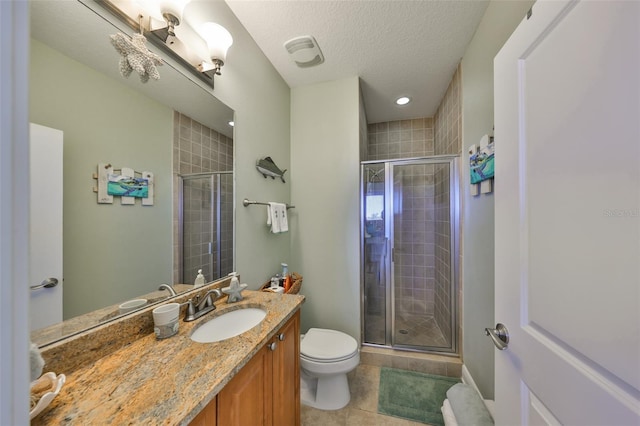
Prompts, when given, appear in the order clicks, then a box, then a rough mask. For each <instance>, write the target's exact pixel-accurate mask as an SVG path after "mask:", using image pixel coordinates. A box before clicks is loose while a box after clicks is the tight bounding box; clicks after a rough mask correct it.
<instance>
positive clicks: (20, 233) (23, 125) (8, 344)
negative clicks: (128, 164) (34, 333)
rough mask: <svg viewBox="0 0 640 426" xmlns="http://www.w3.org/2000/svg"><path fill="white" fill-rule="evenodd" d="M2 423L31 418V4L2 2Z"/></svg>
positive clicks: (0, 68)
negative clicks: (29, 322)
mask: <svg viewBox="0 0 640 426" xmlns="http://www.w3.org/2000/svg"><path fill="white" fill-rule="evenodd" d="M0 47H1V48H0V51H2V55H0V112H1V115H0V235H2V237H1V238H0V294H2V297H0V377H2V380H1V381H0V424H3V425H9V424H11V425H24V424H28V422H29V419H28V413H29V356H28V354H29V324H28V321H29V316H28V313H29V312H28V311H29V293H28V274H29V268H28V261H29V259H28V256H29V232H28V231H29V143H28V142H29V119H28V118H29V97H28V94H29V92H28V85H29V4H28V2H27V1H26V0H14V1H0Z"/></svg>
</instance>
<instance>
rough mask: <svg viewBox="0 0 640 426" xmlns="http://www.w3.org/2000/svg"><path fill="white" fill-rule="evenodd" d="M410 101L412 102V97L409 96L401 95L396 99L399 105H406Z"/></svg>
mask: <svg viewBox="0 0 640 426" xmlns="http://www.w3.org/2000/svg"><path fill="white" fill-rule="evenodd" d="M409 102H411V98H410V97H408V96H401V97H399V98H398V99H396V104H397V105H400V106H402V105H406V104H408V103H409Z"/></svg>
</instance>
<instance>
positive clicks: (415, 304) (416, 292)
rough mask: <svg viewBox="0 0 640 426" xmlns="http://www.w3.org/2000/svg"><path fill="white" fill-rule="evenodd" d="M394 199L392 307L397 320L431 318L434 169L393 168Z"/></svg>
mask: <svg viewBox="0 0 640 426" xmlns="http://www.w3.org/2000/svg"><path fill="white" fill-rule="evenodd" d="M395 170H396V171H395V173H396V176H394V183H395V182H398V181H400V182H402V185H395V187H396V189H397V190H398V191H401V194H398V195H400V197H398V196H397V195H396V194H394V197H395V198H396V199H398V200H401V201H399V203H401V205H402V208H401V210H400V214H398V212H395V213H394V215H393V218H394V224H393V226H394V232H395V239H394V246H395V252H396V256H395V268H394V282H395V284H396V285H395V294H394V297H395V306H396V318H398V317H402V316H403V314H418V315H433V314H434V309H435V306H434V290H435V259H434V249H435V247H434V245H435V238H434V235H435V234H434V231H435V224H434V222H433V217H434V199H433V194H434V189H433V179H434V166H433V165H431V164H414V165H409V166H404V167H402V168H400V169H395Z"/></svg>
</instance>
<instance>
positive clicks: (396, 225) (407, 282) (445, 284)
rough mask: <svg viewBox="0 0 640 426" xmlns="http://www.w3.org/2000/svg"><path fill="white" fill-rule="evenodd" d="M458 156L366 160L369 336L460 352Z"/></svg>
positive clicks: (364, 257)
mask: <svg viewBox="0 0 640 426" xmlns="http://www.w3.org/2000/svg"><path fill="white" fill-rule="evenodd" d="M457 162H458V158H457V157H449V156H437V157H427V158H420V159H411V160H396V161H368V162H363V163H362V164H361V220H360V224H361V277H362V283H361V290H362V298H361V299H362V318H363V321H362V324H363V329H362V341H363V342H364V344H367V345H374V346H384V347H392V348H394V349H405V350H415V351H425V352H445V353H447V352H448V353H456V352H457V346H456V345H457V336H456V332H457V323H456V320H457V312H456V308H457V300H456V292H457V276H456V272H457V261H458V247H457V241H458V239H457V235H458V211H459V209H458V193H457V191H458V182H457V179H458V170H457V167H458V165H457Z"/></svg>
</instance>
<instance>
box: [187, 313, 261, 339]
mask: <svg viewBox="0 0 640 426" xmlns="http://www.w3.org/2000/svg"><path fill="white" fill-rule="evenodd" d="M265 316H267V312H266V311H264V310H262V309H260V308H246V309H237V310H235V311H231V312H229V313H226V314H222V315H220V316H217V317H215V318H212V319H210V320H209V321H207V322H205V323H204V324H202V325H201V326H200V327H198V328H197V329H196V330H195V331H194V332H193V333H191V340H193V341H194V342H198V343H212V342H219V341H221V340H225V339H230V338H231V337H235V336H237V335H239V334H242V333H244V332H245V331H247V330H249V329H251V328H253V327H255V326H256V325H258V324H259V323H260V322H261V321H262V320H263V319H264V317H265Z"/></svg>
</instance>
